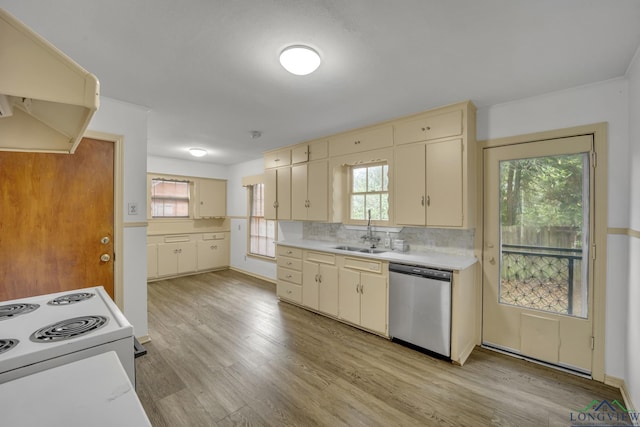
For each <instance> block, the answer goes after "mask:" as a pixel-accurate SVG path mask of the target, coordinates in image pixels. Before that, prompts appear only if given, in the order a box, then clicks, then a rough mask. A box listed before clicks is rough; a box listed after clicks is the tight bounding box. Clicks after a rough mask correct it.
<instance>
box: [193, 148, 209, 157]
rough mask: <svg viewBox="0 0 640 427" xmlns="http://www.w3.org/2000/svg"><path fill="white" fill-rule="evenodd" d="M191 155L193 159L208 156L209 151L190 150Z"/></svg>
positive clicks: (202, 149)
mask: <svg viewBox="0 0 640 427" xmlns="http://www.w3.org/2000/svg"><path fill="white" fill-rule="evenodd" d="M189 153H190V154H191V155H192V156H193V157H202V156H206V155H207V150H205V149H204V148H189Z"/></svg>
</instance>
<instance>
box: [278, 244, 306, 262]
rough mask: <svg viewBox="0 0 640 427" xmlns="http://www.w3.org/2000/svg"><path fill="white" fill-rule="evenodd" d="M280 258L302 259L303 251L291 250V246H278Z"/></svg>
mask: <svg viewBox="0 0 640 427" xmlns="http://www.w3.org/2000/svg"><path fill="white" fill-rule="evenodd" d="M278 256H288V257H291V258H299V259H302V249H298V248H290V247H289V246H278Z"/></svg>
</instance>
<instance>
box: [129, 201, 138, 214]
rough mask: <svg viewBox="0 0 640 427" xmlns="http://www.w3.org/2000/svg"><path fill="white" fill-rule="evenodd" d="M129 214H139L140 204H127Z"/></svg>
mask: <svg viewBox="0 0 640 427" xmlns="http://www.w3.org/2000/svg"><path fill="white" fill-rule="evenodd" d="M127 207H128V212H129V215H138V204H137V203H135V202H134V203H129V204H128V205H127Z"/></svg>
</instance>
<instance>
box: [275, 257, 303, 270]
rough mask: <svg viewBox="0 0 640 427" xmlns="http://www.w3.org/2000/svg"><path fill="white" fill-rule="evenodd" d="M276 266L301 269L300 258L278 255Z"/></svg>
mask: <svg viewBox="0 0 640 427" xmlns="http://www.w3.org/2000/svg"><path fill="white" fill-rule="evenodd" d="M278 267H284V268H290V269H291V270H297V271H302V260H301V259H295V258H289V257H286V256H283V257H278Z"/></svg>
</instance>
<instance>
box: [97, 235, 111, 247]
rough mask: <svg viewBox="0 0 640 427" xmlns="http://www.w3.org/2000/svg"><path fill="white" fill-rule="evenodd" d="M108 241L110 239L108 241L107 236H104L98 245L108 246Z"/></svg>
mask: <svg viewBox="0 0 640 427" xmlns="http://www.w3.org/2000/svg"><path fill="white" fill-rule="evenodd" d="M110 241H111V239H109V236H104V237H103V238H102V239H100V243H102V244H103V245H108V244H109V242H110Z"/></svg>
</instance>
